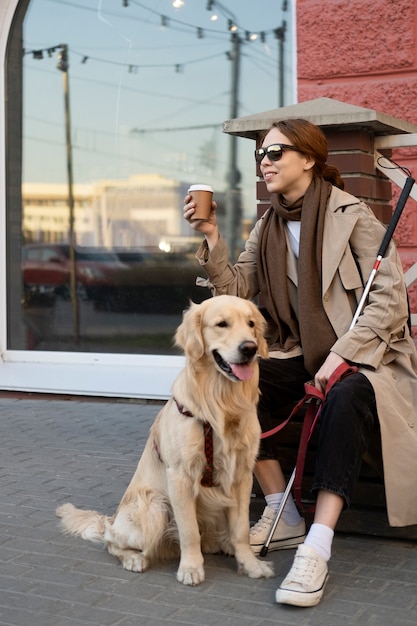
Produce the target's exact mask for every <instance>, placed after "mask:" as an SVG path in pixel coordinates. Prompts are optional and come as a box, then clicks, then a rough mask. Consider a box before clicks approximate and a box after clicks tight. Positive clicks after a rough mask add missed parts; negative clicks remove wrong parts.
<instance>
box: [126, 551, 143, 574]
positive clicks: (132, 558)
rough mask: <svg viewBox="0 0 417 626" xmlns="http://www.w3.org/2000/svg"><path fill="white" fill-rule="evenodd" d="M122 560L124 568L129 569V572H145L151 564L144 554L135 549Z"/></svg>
mask: <svg viewBox="0 0 417 626" xmlns="http://www.w3.org/2000/svg"><path fill="white" fill-rule="evenodd" d="M121 561H122V565H123V568H124V569H127V570H129V572H145V571H146V570H147V569H148V565H149V563H148V560H147V559H146V558H145V557H144V556H143V554H142V553H141V552H137V551H134V550H131V551H129V553H128V554H125V555H124V556H123V558H122V559H121Z"/></svg>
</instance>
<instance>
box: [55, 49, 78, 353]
mask: <svg viewBox="0 0 417 626" xmlns="http://www.w3.org/2000/svg"><path fill="white" fill-rule="evenodd" d="M59 48H60V49H61V52H60V53H59V54H58V65H57V67H58V69H59V70H60V71H61V72H62V78H63V86H64V104H65V135H66V149H67V177H68V208H69V232H68V238H69V254H70V294H71V303H72V315H73V335H74V339H75V341H76V342H78V340H79V337H80V322H79V309H78V297H77V276H76V261H75V244H76V240H75V230H74V193H73V175H72V145H71V115H70V98H69V80H68V67H69V63H68V46H67V44H61V45H60V46H59Z"/></svg>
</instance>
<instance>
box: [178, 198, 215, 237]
mask: <svg viewBox="0 0 417 626" xmlns="http://www.w3.org/2000/svg"><path fill="white" fill-rule="evenodd" d="M195 206H196V204H195V202H193V201H192V200H191V196H190V195H187V196H185V198H184V209H183V212H184V213H183V214H184V219H185V220H187V222H188V223H189V224H190V226H191V228H193V229H194V230H197V231H199V232H200V233H202V234H203V235H205V237H206V239H207V243H208V245H209V248H210V249H212V248H213V247H214V246H215V245H216V243H217V240H218V238H219V229H218V226H217V215H216V209H217V204H216V202H215V201H214V200H213V202H212V203H211V212H210V217H209V218H208V220H193V214H194V212H195Z"/></svg>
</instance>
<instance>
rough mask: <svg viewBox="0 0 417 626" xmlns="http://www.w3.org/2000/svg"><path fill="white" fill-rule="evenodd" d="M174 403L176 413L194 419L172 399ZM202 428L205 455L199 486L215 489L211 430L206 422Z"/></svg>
mask: <svg viewBox="0 0 417 626" xmlns="http://www.w3.org/2000/svg"><path fill="white" fill-rule="evenodd" d="M174 402H175V404H176V405H177V408H178V411H179V412H180V413H181V414H182V415H186V416H187V417H195V416H194V415H193V414H192V413H191V411H189V410H188V409H186V408H185V407H184V406H183V405H182V404H179V402H177V400H176V399H175V398H174ZM202 423H203V428H204V454H205V455H206V465H205V467H204V472H203V477H202V479H201V484H202V485H203V487H216V486H217V483H215V482H214V480H213V470H214V466H213V428H212V426H211V424H209V423H208V422H202Z"/></svg>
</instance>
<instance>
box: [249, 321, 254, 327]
mask: <svg viewBox="0 0 417 626" xmlns="http://www.w3.org/2000/svg"><path fill="white" fill-rule="evenodd" d="M254 326H255V322H254V321H253V320H250V321H249V327H250V328H254Z"/></svg>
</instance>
